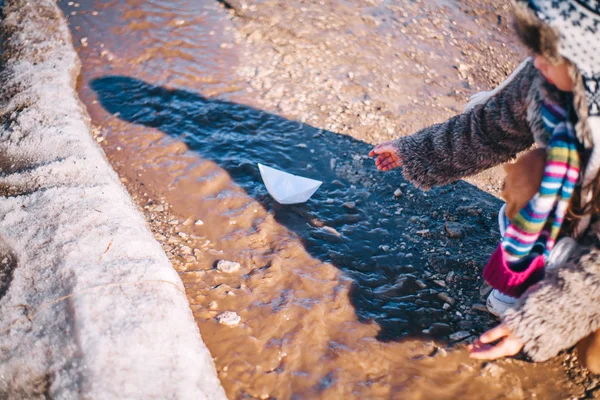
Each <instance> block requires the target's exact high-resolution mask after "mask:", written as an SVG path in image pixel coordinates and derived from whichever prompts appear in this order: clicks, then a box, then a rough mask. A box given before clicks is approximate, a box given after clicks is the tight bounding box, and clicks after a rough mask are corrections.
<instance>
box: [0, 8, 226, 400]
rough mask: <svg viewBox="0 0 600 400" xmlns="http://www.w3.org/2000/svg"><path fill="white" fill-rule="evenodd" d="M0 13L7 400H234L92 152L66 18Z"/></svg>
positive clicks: (2, 322) (0, 221) (1, 343)
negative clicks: (83, 399)
mask: <svg viewBox="0 0 600 400" xmlns="http://www.w3.org/2000/svg"><path fill="white" fill-rule="evenodd" d="M34 3H35V5H34ZM3 11H4V12H3V16H4V19H3V21H2V30H3V32H5V33H6V37H5V42H4V52H5V53H4V54H5V63H4V65H3V69H2V71H0V79H1V85H0V100H1V105H2V108H1V110H2V111H1V113H0V115H1V116H2V118H1V121H2V125H0V152H1V154H2V157H1V158H0V169H1V171H0V195H1V196H2V197H0V251H1V252H2V257H0V397H8V398H38V397H51V398H80V397H86V398H97V399H103V398H145V399H146V398H193V399H221V398H225V394H224V391H223V389H222V387H221V385H220V383H219V380H218V378H217V376H216V371H215V367H214V363H213V361H212V358H211V356H210V353H209V352H208V349H207V348H206V346H205V345H204V343H203V342H202V339H201V337H200V334H199V331H198V328H197V325H196V323H195V321H194V319H193V316H192V313H191V311H190V308H189V303H188V300H187V298H186V296H185V293H184V289H183V285H182V283H181V280H180V278H179V276H178V274H177V273H176V272H175V270H174V269H173V268H172V266H171V265H170V263H169V261H168V259H167V257H166V255H165V254H164V252H163V250H162V249H161V247H160V246H159V244H158V243H157V242H156V241H155V239H154V238H153V237H152V235H151V233H150V232H149V230H148V228H147V225H146V222H145V220H144V218H143V217H142V215H141V214H140V213H139V211H138V210H137V209H136V207H135V206H134V204H133V202H132V201H131V199H130V197H129V195H128V194H127V193H126V191H125V189H124V188H123V186H122V185H121V183H120V181H119V178H118V176H117V175H116V173H115V172H114V171H113V170H112V168H111V166H110V165H109V163H108V162H107V160H106V158H105V156H104V154H103V153H102V151H101V149H100V148H99V147H98V145H97V144H96V143H95V142H94V140H93V139H92V136H91V133H90V125H89V118H88V116H87V113H86V111H85V109H84V108H83V106H82V105H81V104H80V102H79V100H78V98H77V95H76V92H75V81H76V79H77V76H78V74H79V60H78V58H77V55H76V52H75V50H74V48H73V46H72V44H71V37H70V33H69V31H68V28H67V25H66V22H65V20H64V17H63V15H62V13H61V12H60V11H59V9H58V8H57V6H56V4H55V2H54V1H53V0H38V1H36V2H27V1H25V0H7V1H6V2H5V5H4V10H3Z"/></svg>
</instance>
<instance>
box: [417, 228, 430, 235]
mask: <svg viewBox="0 0 600 400" xmlns="http://www.w3.org/2000/svg"><path fill="white" fill-rule="evenodd" d="M415 233H416V234H417V235H419V236H427V235H429V229H422V230H420V231H416V232H415Z"/></svg>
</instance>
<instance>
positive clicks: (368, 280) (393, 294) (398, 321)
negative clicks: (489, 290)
mask: <svg viewBox="0 0 600 400" xmlns="http://www.w3.org/2000/svg"><path fill="white" fill-rule="evenodd" d="M91 86H92V88H93V89H94V90H95V91H96V93H97V95H98V99H99V101H100V102H101V104H102V105H103V107H104V108H105V109H106V110H107V111H108V112H110V113H112V114H116V113H119V118H121V119H123V120H125V121H128V122H131V123H135V124H140V125H144V126H148V127H152V128H157V129H159V130H161V131H162V132H164V133H166V134H168V135H171V136H173V137H175V138H177V139H178V140H182V141H184V142H185V143H186V144H187V145H188V147H189V148H190V150H192V151H195V152H197V153H198V154H199V155H200V156H201V157H203V158H205V159H210V160H213V161H214V162H216V163H217V164H218V165H219V166H220V167H221V168H223V169H224V170H226V171H227V172H228V173H229V174H230V176H231V177H232V179H233V180H234V181H235V182H236V183H237V184H238V185H240V186H241V187H243V188H244V189H245V190H246V191H247V192H248V194H250V195H251V196H253V197H254V198H255V199H257V200H258V201H259V202H260V203H262V204H263V205H264V206H265V207H266V208H267V209H269V210H270V211H271V212H272V213H273V214H274V216H275V218H276V220H277V221H278V222H279V223H281V224H283V225H285V226H286V227H288V229H290V230H291V231H293V232H295V233H296V234H297V235H298V236H299V237H300V238H301V239H302V240H303V242H304V244H305V246H306V249H307V250H308V251H309V252H310V253H311V255H312V256H313V257H316V258H318V259H320V260H321V261H324V262H331V263H332V264H334V265H335V266H336V267H337V268H339V269H341V270H342V271H344V272H345V273H346V274H347V275H348V276H349V277H351V278H352V279H353V286H352V290H351V295H350V297H351V302H352V304H353V306H354V307H355V310H356V314H357V315H358V317H359V319H360V320H361V321H376V322H377V323H378V324H379V325H380V326H381V331H380V333H379V336H378V339H380V340H395V339H398V338H400V337H403V336H405V335H412V334H420V333H421V331H422V330H423V329H425V328H429V327H431V326H433V327H434V328H436V327H437V328H439V329H434V330H432V332H431V333H432V334H433V335H434V336H444V335H446V334H447V333H448V332H449V326H448V324H449V323H451V322H452V321H454V320H455V318H456V316H455V315H454V313H453V312H449V311H445V310H443V305H444V300H443V299H441V298H440V297H439V295H438V291H439V286H438V287H437V289H438V290H433V288H434V287H436V286H435V284H433V283H432V282H433V281H434V280H435V278H436V276H445V274H446V273H448V272H449V271H450V270H452V271H454V274H453V276H454V277H455V279H454V280H455V281H456V282H459V283H458V284H457V287H458V286H460V285H462V286H461V287H464V288H465V290H473V288H475V287H478V286H477V284H478V282H480V277H479V275H480V271H479V269H478V266H481V264H482V263H483V262H484V261H485V254H489V253H490V252H491V250H492V249H493V247H494V244H495V243H496V240H497V239H498V238H497V237H495V236H494V237H492V236H493V235H491V233H490V230H491V228H492V226H493V225H494V224H493V223H492V222H491V217H490V216H491V215H493V211H495V210H497V207H498V204H499V202H498V200H497V199H495V198H494V197H493V196H491V195H489V194H487V193H485V192H482V191H480V190H478V189H477V188H475V187H474V186H471V185H469V184H467V183H465V182H458V183H456V184H453V185H449V186H447V187H443V188H437V189H434V190H432V191H430V192H427V193H423V192H421V191H419V190H418V189H415V188H414V187H412V186H410V185H407V184H406V183H405V182H404V180H403V179H402V177H401V174H400V173H399V172H391V173H387V174H382V173H379V172H377V171H376V169H375V167H374V163H373V162H372V160H370V159H367V158H366V157H365V155H366V154H367V153H368V152H369V150H370V149H371V148H372V146H371V145H370V144H368V143H365V142H362V141H359V140H356V139H353V138H351V137H348V136H344V135H340V134H336V133H334V132H329V131H324V130H321V129H317V128H314V127H312V126H309V125H306V124H302V123H299V122H296V121H290V120H287V119H285V118H282V117H279V116H276V115H273V114H270V113H267V112H264V111H261V110H257V109H254V108H251V107H248V106H245V105H241V104H235V103H232V102H228V101H222V100H215V99H208V98H206V97H203V96H202V95H199V94H197V93H192V92H189V91H185V90H169V89H166V88H163V87H158V86H153V85H150V84H148V83H146V82H143V81H140V80H137V79H134V78H131V77H125V76H108V77H103V78H99V79H96V80H94V81H93V82H92V84H91ZM257 163H263V164H266V165H270V166H274V167H276V168H280V169H282V170H285V171H288V172H291V173H293V174H299V175H303V176H307V177H311V178H316V179H319V180H322V181H323V182H324V183H323V185H322V186H321V188H320V189H319V191H318V192H317V193H316V194H315V195H314V197H313V198H312V199H311V200H310V201H309V202H307V203H306V204H301V205H294V206H281V205H278V204H277V203H275V202H274V201H273V200H272V199H271V198H270V197H269V196H268V194H267V192H266V189H265V188H264V185H263V184H262V180H261V178H260V174H259V172H258V168H257V166H256V164H257ZM399 187H402V188H401V190H402V192H403V194H402V196H400V197H399V198H395V196H394V195H393V193H394V191H395V190H396V189H397V188H399ZM350 202H352V203H354V204H345V205H344V203H350ZM457 219H458V220H460V223H461V224H463V225H462V229H463V234H464V235H463V238H461V239H453V238H450V237H448V235H447V234H446V233H445V231H444V227H445V223H446V222H447V221H448V220H457ZM331 228H333V229H331ZM482 255H483V256H484V257H483V259H482V258H481V256H482ZM436 274H437V275H436ZM442 279H443V277H442ZM452 290H454V289H452ZM446 308H448V307H447V306H446Z"/></svg>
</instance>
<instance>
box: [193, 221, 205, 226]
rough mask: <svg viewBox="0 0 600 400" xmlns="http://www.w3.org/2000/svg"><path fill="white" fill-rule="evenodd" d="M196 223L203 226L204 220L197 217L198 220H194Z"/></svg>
mask: <svg viewBox="0 0 600 400" xmlns="http://www.w3.org/2000/svg"><path fill="white" fill-rule="evenodd" d="M194 225H196V226H202V225H204V221H202V220H201V219H197V220H196V222H194Z"/></svg>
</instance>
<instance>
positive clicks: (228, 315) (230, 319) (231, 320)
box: [217, 311, 242, 326]
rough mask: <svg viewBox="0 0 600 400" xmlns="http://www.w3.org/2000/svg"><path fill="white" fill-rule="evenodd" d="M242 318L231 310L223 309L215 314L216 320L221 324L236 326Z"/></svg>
mask: <svg viewBox="0 0 600 400" xmlns="http://www.w3.org/2000/svg"><path fill="white" fill-rule="evenodd" d="M241 320H242V318H241V317H240V316H239V315H237V314H236V313H235V312H233V311H225V312H224V313H223V314H219V315H217V322H219V323H220V324H221V325H226V326H236V325H237V324H239V323H240V321H241Z"/></svg>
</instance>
